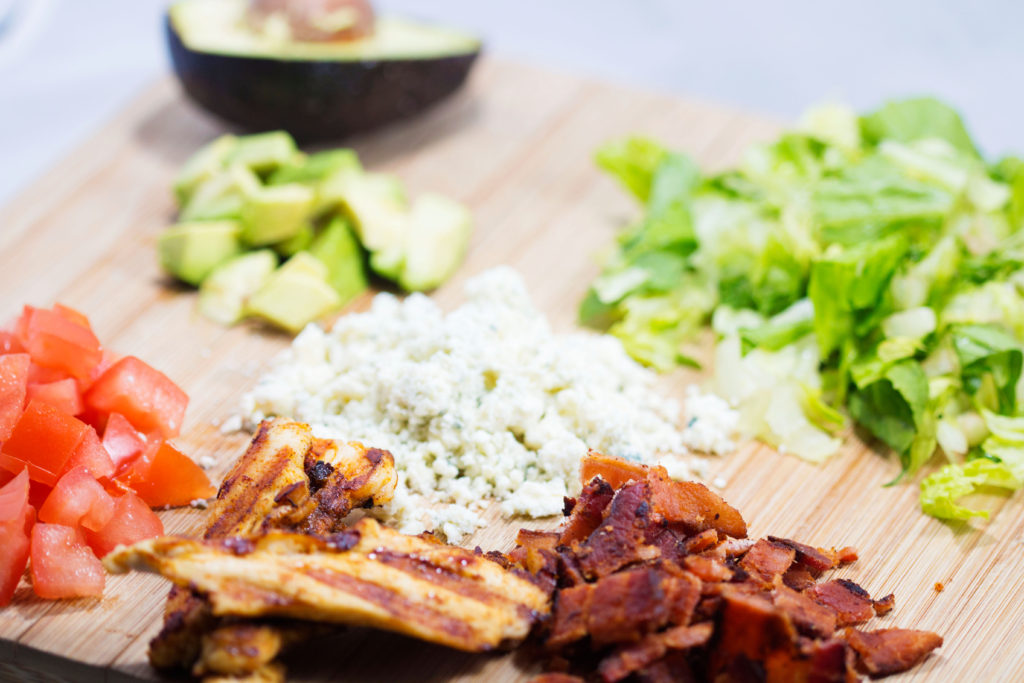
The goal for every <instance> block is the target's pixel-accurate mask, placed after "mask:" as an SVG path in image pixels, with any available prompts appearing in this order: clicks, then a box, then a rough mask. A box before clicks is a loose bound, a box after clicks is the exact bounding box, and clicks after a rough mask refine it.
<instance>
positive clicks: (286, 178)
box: [267, 149, 362, 185]
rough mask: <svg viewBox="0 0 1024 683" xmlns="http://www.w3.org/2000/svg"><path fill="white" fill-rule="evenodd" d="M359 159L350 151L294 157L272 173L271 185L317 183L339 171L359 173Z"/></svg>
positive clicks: (329, 151)
mask: <svg viewBox="0 0 1024 683" xmlns="http://www.w3.org/2000/svg"><path fill="white" fill-rule="evenodd" d="M361 170H362V166H361V165H360V163H359V157H358V156H356V153H355V152H354V151H352V150H351V149H331V150H327V151H325V152H316V153H314V154H310V155H308V156H302V157H296V158H295V160H293V161H292V163H290V164H288V165H286V166H282V167H281V168H279V169H277V170H276V171H274V172H273V173H272V174H271V175H270V178H269V180H268V181H267V182H268V183H269V184H271V185H282V184H285V183H319V182H321V181H323V180H325V179H326V178H327V177H328V176H331V175H333V174H335V173H338V172H339V171H349V172H359V171H361Z"/></svg>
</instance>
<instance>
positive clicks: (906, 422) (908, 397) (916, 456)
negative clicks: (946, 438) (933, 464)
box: [849, 360, 936, 473]
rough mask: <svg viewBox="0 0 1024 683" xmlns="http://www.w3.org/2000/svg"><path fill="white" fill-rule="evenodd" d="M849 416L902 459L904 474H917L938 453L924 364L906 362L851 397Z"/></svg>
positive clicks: (889, 369)
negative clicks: (936, 451) (922, 366)
mask: <svg viewBox="0 0 1024 683" xmlns="http://www.w3.org/2000/svg"><path fill="white" fill-rule="evenodd" d="M849 408H850V415H852V416H853V418H854V419H855V420H857V422H858V423H860V424H861V425H863V426H864V427H865V428H866V429H867V430H868V431H870V432H871V433H872V434H873V435H875V436H876V437H878V438H879V439H880V440H882V441H883V442H885V443H886V444H888V445H889V447H890V448H892V449H893V450H894V451H896V453H897V454H899V456H900V462H901V463H902V464H903V470H904V471H905V472H911V473H912V472H914V471H916V470H917V469H918V468H919V467H920V466H921V465H922V464H923V463H924V462H925V461H926V460H927V459H928V458H929V457H931V455H932V453H933V452H934V451H935V429H936V423H935V416H934V414H933V413H932V411H931V410H930V407H929V392H928V378H927V376H925V374H924V370H922V369H921V364H920V363H918V362H916V361H913V360H903V361H900V362H898V363H895V364H894V365H892V366H891V367H889V368H888V370H886V372H885V374H884V375H883V376H882V377H881V378H880V379H878V380H877V381H874V382H872V383H870V384H868V385H867V386H865V387H863V388H858V389H856V390H855V391H854V392H853V393H852V394H850V399H849Z"/></svg>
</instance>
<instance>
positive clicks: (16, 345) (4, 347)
mask: <svg viewBox="0 0 1024 683" xmlns="http://www.w3.org/2000/svg"><path fill="white" fill-rule="evenodd" d="M24 352H25V347H24V346H22V345H21V342H20V341H18V335H16V334H14V333H13V332H8V331H7V330H0V354H7V353H24Z"/></svg>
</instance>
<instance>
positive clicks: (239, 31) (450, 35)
mask: <svg viewBox="0 0 1024 683" xmlns="http://www.w3.org/2000/svg"><path fill="white" fill-rule="evenodd" d="M247 5H248V3H247V2H246V0H179V2H176V3H175V4H174V5H172V6H171V8H170V10H169V11H168V15H169V17H170V20H171V25H172V26H173V28H174V30H175V32H176V33H177V34H178V36H179V37H180V38H181V41H182V43H184V44H185V46H186V47H187V48H188V49H190V50H193V51H196V52H205V53H210V54H222V55H234V56H244V57H266V58H272V59H282V60H316V61H364V60H365V61H379V60H388V59H433V58H437V57H444V56H451V55H460V54H470V53H474V52H477V51H479V49H480V41H479V40H477V39H476V38H474V37H473V36H470V35H467V34H464V33H460V32H458V31H454V30H451V29H447V28H440V27H435V26H428V25H423V24H417V23H414V22H410V21H405V20H401V19H393V18H388V17H384V18H379V19H377V21H376V24H375V26H374V32H373V34H372V35H371V36H369V37H367V38H362V39H358V40H347V41H335V42H303V41H297V40H291V39H290V38H289V37H287V36H272V35H268V34H266V33H258V32H256V31H254V30H253V29H251V28H250V27H249V26H248V25H247V24H246V22H245V18H244V17H245V11H246V7H247Z"/></svg>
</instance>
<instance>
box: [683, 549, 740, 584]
mask: <svg viewBox="0 0 1024 683" xmlns="http://www.w3.org/2000/svg"><path fill="white" fill-rule="evenodd" d="M683 566H684V567H686V568H687V569H688V570H689V571H691V572H693V574H695V575H696V576H697V577H698V578H699V579H700V580H701V581H707V582H709V583H710V582H722V581H728V580H730V579H731V578H732V574H733V572H732V570H731V569H729V568H728V567H727V566H725V563H723V562H721V561H720V560H717V559H715V558H713V557H706V556H704V555H689V556H687V557H686V558H684V559H683Z"/></svg>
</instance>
